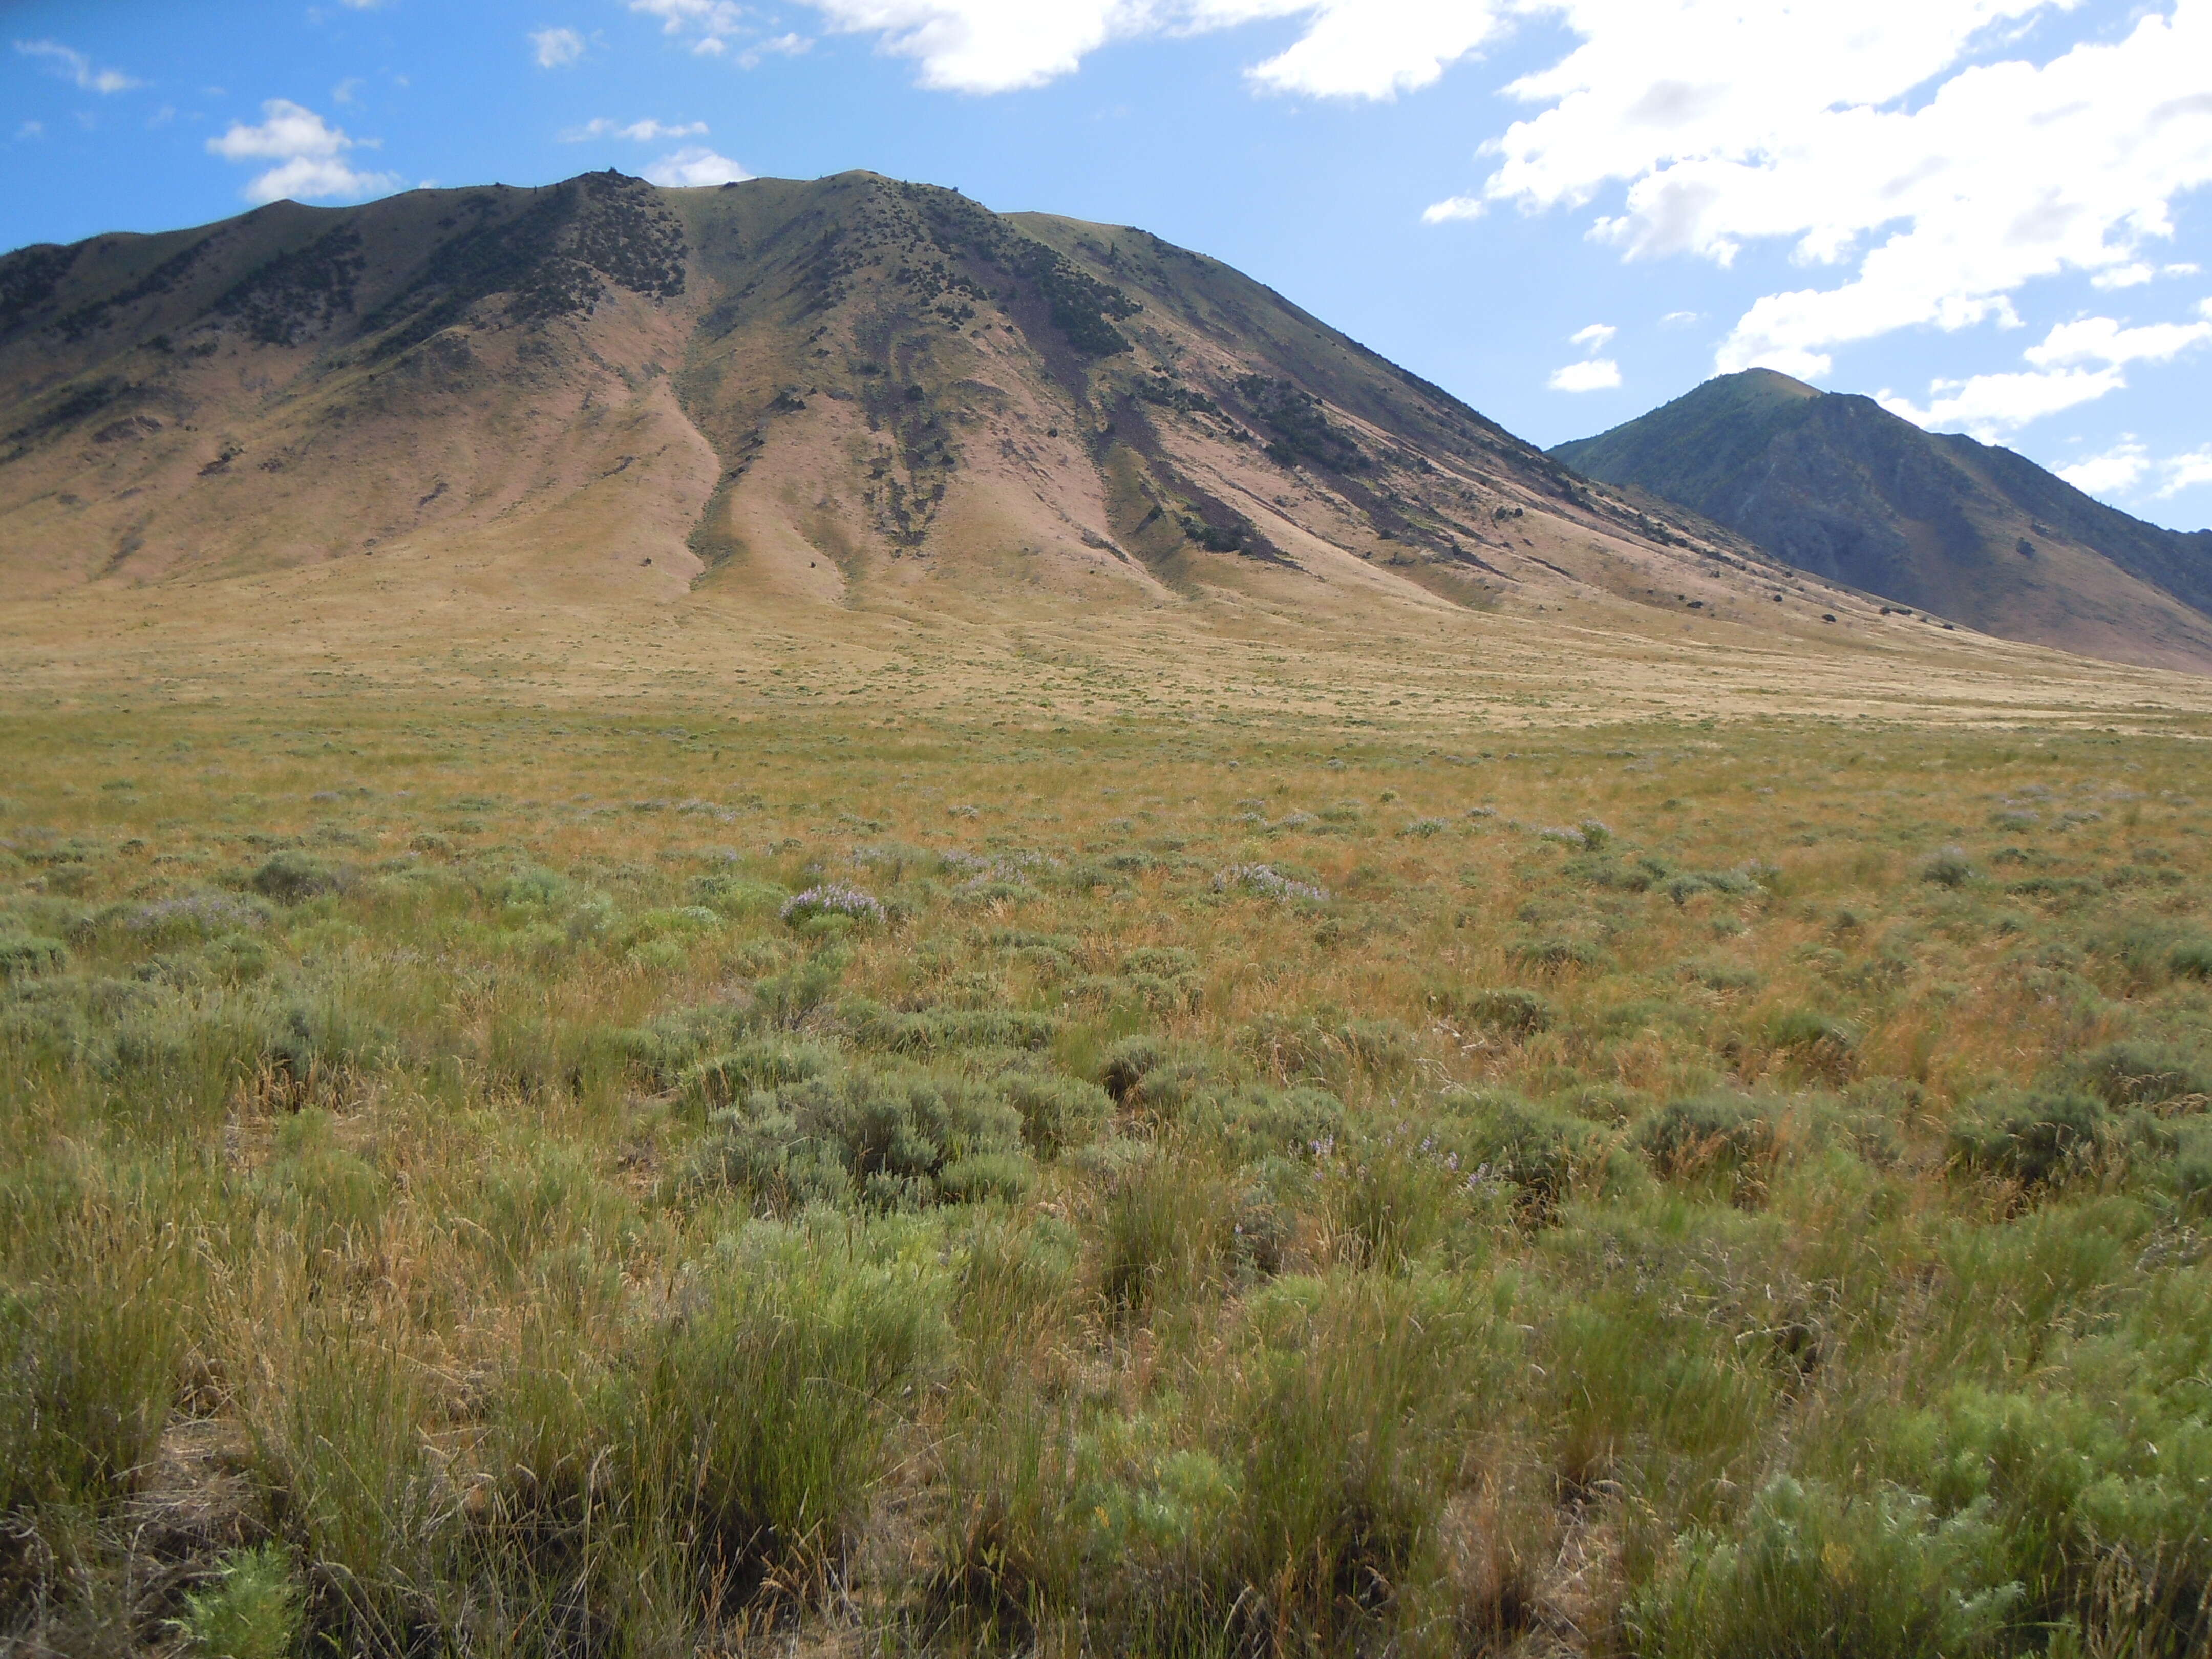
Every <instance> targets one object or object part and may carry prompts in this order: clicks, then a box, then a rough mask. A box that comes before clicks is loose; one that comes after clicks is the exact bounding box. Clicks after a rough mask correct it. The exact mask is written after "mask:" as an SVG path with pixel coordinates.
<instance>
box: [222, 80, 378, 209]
mask: <svg viewBox="0 0 2212 1659" xmlns="http://www.w3.org/2000/svg"><path fill="white" fill-rule="evenodd" d="M261 113H262V114H263V116H264V120H263V121H262V123H261V125H258V126H252V127H250V126H247V125H245V123H243V122H237V121H234V122H233V123H232V124H231V125H230V127H229V129H228V131H223V132H221V133H218V134H216V136H215V137H212V138H210V139H209V140H208V141H207V147H208V149H209V151H210V154H213V155H220V156H222V158H223V159H224V160H225V161H275V162H276V163H277V165H276V166H275V167H270V169H268V171H266V172H264V173H259V174H258V175H256V176H255V177H254V178H253V179H251V180H250V181H249V182H248V183H247V184H246V187H245V189H244V190H243V191H241V192H240V194H242V195H243V196H244V197H246V200H247V201H249V202H257V203H258V202H275V201H279V200H282V199H283V198H284V197H291V198H292V199H293V200H295V201H301V202H311V201H328V200H340V201H356V202H357V201H359V200H361V199H362V197H367V196H376V195H380V194H382V193H383V192H385V191H391V190H397V189H398V187H399V182H400V181H399V179H398V176H397V175H396V174H393V173H365V172H361V171H357V170H356V168H355V167H352V166H351V165H350V164H349V162H348V161H346V160H345V152H346V151H348V150H349V149H358V148H362V143H363V141H358V140H356V139H353V138H349V137H347V136H346V135H345V133H344V131H343V130H341V129H339V128H337V127H334V126H331V125H329V124H328V123H327V122H325V120H324V119H323V118H322V117H321V116H319V115H318V114H316V113H315V112H314V111H313V110H311V109H308V108H307V107H305V106H302V105H299V104H295V103H294V102H292V101H291V100H289V99H287V98H272V99H270V100H269V101H268V102H267V103H265V104H264V105H262V106H261ZM368 147H370V148H374V145H373V143H371V144H369V146H368Z"/></svg>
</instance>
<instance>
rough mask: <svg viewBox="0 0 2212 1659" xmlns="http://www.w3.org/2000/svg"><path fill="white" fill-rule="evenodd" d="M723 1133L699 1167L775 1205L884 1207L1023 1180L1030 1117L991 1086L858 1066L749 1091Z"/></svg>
mask: <svg viewBox="0 0 2212 1659" xmlns="http://www.w3.org/2000/svg"><path fill="white" fill-rule="evenodd" d="M714 1122H715V1125H716V1128H717V1134H716V1136H715V1137H714V1139H710V1140H709V1141H708V1144H707V1145H706V1146H704V1147H703V1148H702V1151H701V1153H700V1158H699V1170H700V1172H701V1173H702V1175H704V1176H708V1177H709V1178H712V1179H717V1180H720V1181H722V1182H727V1183H729V1184H731V1185H732V1186H736V1187H738V1188H742V1189H744V1190H746V1191H749V1192H750V1193H751V1194H754V1195H755V1196H756V1197H757V1198H758V1199H760V1200H763V1202H765V1203H767V1204H769V1206H772V1207H775V1208H784V1207H789V1206H795V1205H804V1204H805V1203H809V1202H812V1201H817V1200H835V1199H838V1198H842V1197H844V1196H846V1195H848V1194H851V1195H853V1196H855V1197H857V1198H859V1199H860V1200H861V1201H862V1202H863V1203H866V1204H867V1205H869V1206H872V1207H876V1208H881V1209H899V1208H908V1207H913V1206H920V1205H927V1204H931V1203H934V1202H936V1201H937V1200H938V1199H939V1197H940V1196H945V1197H952V1198H956V1199H957V1198H966V1197H981V1196H987V1195H990V1194H995V1193H1002V1192H1004V1191H1006V1189H1007V1188H1009V1186H1010V1185H1013V1184H1018V1182H1017V1181H1016V1177H1015V1176H1013V1175H1012V1173H1010V1172H1011V1171H1012V1170H1014V1168H1015V1166H1016V1165H1017V1164H1020V1165H1021V1166H1022V1173H1021V1175H1020V1176H1019V1183H1025V1182H1026V1181H1027V1178H1028V1177H1027V1172H1026V1163H1025V1161H1024V1159H1023V1155H1022V1151H1021V1133H1022V1120H1021V1115H1020V1114H1019V1113H1018V1111H1017V1110H1016V1109H1014V1108H1013V1107H1012V1106H1011V1105H1009V1104H1008V1103H1006V1100H1005V1099H1004V1098H1003V1097H1001V1096H1000V1095H999V1094H998V1093H996V1092H995V1091H993V1090H992V1089H990V1088H989V1087H988V1086H987V1085H980V1084H976V1083H973V1082H970V1081H968V1080H966V1079H950V1078H938V1077H933V1076H931V1075H929V1074H927V1073H920V1072H907V1071H889V1072H884V1071H876V1070H872V1069H863V1068H858V1067H856V1068H854V1069H852V1070H848V1071H846V1072H844V1073H842V1074H837V1075H827V1074H817V1075H814V1076H811V1077H802V1078H797V1079H793V1080H792V1081H790V1082H787V1083H785V1084H783V1085H780V1086H777V1087H775V1088H773V1089H769V1088H763V1089H759V1090H757V1091H753V1092H751V1093H750V1094H748V1095H747V1096H746V1097H745V1098H744V1103H743V1104H742V1105H741V1106H738V1107H733V1108H731V1109H726V1110H724V1111H721V1112H718V1113H716V1114H715V1115H714ZM975 1158H989V1159H993V1160H994V1161H993V1162H991V1163H988V1164H977V1165H974V1166H973V1167H972V1168H970V1169H969V1171H968V1172H967V1174H965V1175H964V1176H963V1177H962V1179H961V1182H960V1183H959V1188H960V1189H959V1190H958V1191H957V1192H948V1191H945V1189H944V1183H943V1180H942V1176H943V1175H944V1172H945V1170H946V1168H947V1166H949V1165H954V1164H962V1163H963V1162H964V1161H966V1160H970V1159H975Z"/></svg>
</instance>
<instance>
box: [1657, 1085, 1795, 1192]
mask: <svg viewBox="0 0 2212 1659" xmlns="http://www.w3.org/2000/svg"><path fill="white" fill-rule="evenodd" d="M1636 1144H1637V1146H1638V1148H1639V1149H1640V1150H1641V1151H1642V1152H1643V1153H1644V1157H1645V1158H1649V1159H1650V1163H1651V1167H1652V1169H1653V1170H1655V1171H1656V1173H1658V1174H1659V1175H1661V1176H1667V1177H1668V1178H1675V1177H1680V1176H1695V1175H1699V1174H1703V1173H1705V1172H1706V1171H1708V1170H1721V1171H1739V1172H1741V1171H1743V1170H1749V1169H1751V1168H1753V1167H1754V1166H1756V1165H1758V1164H1762V1163H1765V1161H1766V1160H1767V1159H1769V1158H1771V1157H1772V1156H1773V1153H1774V1123H1773V1121H1772V1119H1771V1117H1770V1116H1769V1115H1768V1114H1767V1111H1766V1109H1765V1107H1764V1106H1763V1105H1762V1104H1761V1103H1759V1102H1758V1101H1755V1100H1753V1099H1750V1098H1748V1097H1745V1096H1743V1095H1737V1094H1729V1093H1727V1092H1725V1091H1715V1092H1713V1093H1710V1094H1702V1095H1695V1096H1692V1097H1689V1098H1687V1099H1684V1100H1674V1101H1670V1102H1668V1103H1667V1104H1666V1105H1665V1106H1663V1107H1662V1108H1661V1109H1659V1110H1658V1111H1657V1112H1656V1113H1654V1114H1653V1115H1651V1116H1650V1117H1648V1118H1646V1119H1645V1120H1644V1122H1643V1124H1642V1125H1641V1126H1640V1127H1638V1130H1637V1132H1636Z"/></svg>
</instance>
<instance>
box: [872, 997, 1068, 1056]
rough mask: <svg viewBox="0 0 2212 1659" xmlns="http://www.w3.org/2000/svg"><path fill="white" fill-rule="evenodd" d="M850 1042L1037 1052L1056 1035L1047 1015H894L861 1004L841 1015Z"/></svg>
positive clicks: (907, 1049)
mask: <svg viewBox="0 0 2212 1659" xmlns="http://www.w3.org/2000/svg"><path fill="white" fill-rule="evenodd" d="M841 1013H842V1018H843V1021H844V1024H845V1025H846V1026H847V1028H848V1030H851V1032H852V1033H853V1040H854V1042H858V1043H860V1044H861V1045H862V1046H863V1047H865V1048H884V1049H888V1050H890V1052H891V1053H893V1054H943V1053H945V1052H947V1051H949V1050H951V1049H957V1048H1045V1047H1047V1046H1048V1045H1049V1044H1050V1043H1051V1042H1052V1040H1053V1038H1054V1037H1055V1036H1058V1035H1059V1034H1060V1022H1059V1021H1058V1020H1057V1019H1055V1018H1053V1017H1052V1016H1051V1015H1050V1014H1035V1013H1025V1012H1022V1011H1021V1010H1019V1009H1014V1008H927V1009H923V1010H921V1011H920V1012H915V1013H894V1012H890V1010H888V1009H885V1008H883V1007H880V1006H878V1005H876V1004H874V1003H872V1002H868V1001H865V1000H857V999H856V1000H854V1001H853V1002H850V1003H848V1004H846V1005H845V1006H844V1007H843V1009H842V1011H841Z"/></svg>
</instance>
